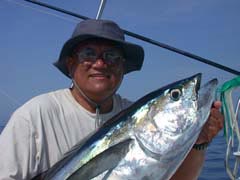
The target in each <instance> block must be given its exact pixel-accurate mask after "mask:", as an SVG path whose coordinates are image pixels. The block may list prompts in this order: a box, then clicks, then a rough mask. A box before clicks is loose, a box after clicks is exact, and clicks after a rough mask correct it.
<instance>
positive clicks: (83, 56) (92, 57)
mask: <svg viewBox="0 0 240 180" xmlns="http://www.w3.org/2000/svg"><path fill="white" fill-rule="evenodd" d="M78 59H79V61H80V62H83V61H92V62H94V61H96V59H97V54H96V52H95V50H94V49H92V48H84V49H82V50H81V51H80V52H78Z"/></svg>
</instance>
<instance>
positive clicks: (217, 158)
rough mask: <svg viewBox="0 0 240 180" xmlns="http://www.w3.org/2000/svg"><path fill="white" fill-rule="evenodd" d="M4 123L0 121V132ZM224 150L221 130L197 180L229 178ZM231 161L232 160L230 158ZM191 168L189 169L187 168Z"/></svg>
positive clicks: (224, 142)
mask: <svg viewBox="0 0 240 180" xmlns="http://www.w3.org/2000/svg"><path fill="white" fill-rule="evenodd" d="M4 125H5V123H3V122H0V133H1V131H2V129H3V127H4ZM225 152H226V141H225V138H224V136H223V132H222V131H221V132H220V133H219V135H218V136H217V137H216V138H215V139H214V140H213V141H212V143H211V144H210V145H209V147H208V150H207V154H206V161H205V164H204V167H203V170H202V172H201V175H200V177H199V180H227V179H230V178H229V177H228V175H227V173H226V170H225V167H224V158H225ZM231 163H233V160H231ZM189 170H191V169H189Z"/></svg>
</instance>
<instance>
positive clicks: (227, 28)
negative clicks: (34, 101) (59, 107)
mask: <svg viewBox="0 0 240 180" xmlns="http://www.w3.org/2000/svg"><path fill="white" fill-rule="evenodd" d="M41 2H45V3H48V4H51V5H53V6H57V7H60V8H63V9H66V10H68V11H72V12H75V13H79V14H82V15H85V16H88V17H91V18H95V17H96V14H97V10H98V6H99V3H100V1H97V0H78V1H73V0H57V1H53V0H41ZM239 9H240V1H239V0H229V1H226V0H202V1H199V0H181V1H179V0H171V1H163V0H158V1H153V0H142V1H139V0H131V1H129V0H121V1H116V0H108V1H107V4H106V7H105V9H104V13H103V16H102V18H104V19H111V20H114V21H116V22H117V23H118V24H119V25H120V26H121V27H122V28H123V29H126V30H129V31H133V32H135V33H138V34H141V35H144V36H147V37H149V38H152V39H155V40H157V41H160V42H162V43H166V44H169V45H171V46H174V47H177V48H179V49H183V50H185V51H188V52H191V53H194V54H196V55H199V56H202V57H204V58H208V59H211V60H213V61H215V62H217V63H220V64H224V65H226V66H229V67H231V68H233V69H236V70H238V71H240V60H239V56H240V45H239V42H240V36H239V32H240V23H239V17H240V11H239ZM79 21H81V20H80V19H77V18H74V17H71V16H68V15H64V14H61V13H58V12H55V11H53V10H49V9H46V8H43V7H40V6H37V5H33V4H30V3H28V2H25V1H23V0H1V1H0V22H1V30H0V32H1V33H0V54H1V60H0V74H1V76H0V82H1V85H0V99H1V101H0V118H1V119H0V122H3V121H6V120H7V119H8V117H9V116H10V114H11V113H12V112H13V111H14V110H15V109H16V108H17V107H18V106H19V105H21V104H23V103H24V102H26V101H27V100H29V99H30V98H31V97H33V96H36V95H38V94H41V93H45V92H48V91H52V90H55V89H59V88H65V87H69V85H70V80H69V79H67V78H66V77H64V75H62V74H61V73H60V72H59V71H58V70H57V69H56V68H55V67H54V66H53V65H52V63H53V62H54V61H55V60H56V59H57V58H58V56H59V52H60V50H61V48H62V45H63V43H64V42H65V41H66V40H67V39H68V38H69V37H70V36H71V33H72V31H73V29H74V27H75V25H76V24H77V23H78V22H79ZM127 40H128V41H131V42H134V43H138V44H140V45H142V46H143V47H144V49H145V62H144V66H143V69H142V71H140V72H134V73H130V74H128V75H127V76H126V77H125V79H124V81H123V84H122V86H121V88H120V89H119V93H120V94H122V95H123V96H125V97H127V98H129V99H131V100H136V99H138V98H140V97H141V96H143V95H145V94H146V93H148V92H150V91H152V90H155V89H157V88H159V87H161V86H163V85H166V84H168V83H170V82H173V81H176V80H179V79H181V78H185V77H187V76H191V75H193V74H195V73H198V72H201V73H203V82H205V81H207V80H210V79H212V78H218V79H219V81H220V84H221V83H223V82H224V81H227V80H230V79H232V78H234V77H235V76H234V75H233V74H230V73H228V72H225V71H223V70H219V69H217V68H215V67H211V66H209V65H206V64H202V63H200V62H197V61H195V60H192V59H190V58H187V57H184V56H182V55H179V54H176V53H173V52H170V51H168V50H164V49H161V48H159V47H156V46H154V45H151V44H148V43H146V42H143V41H140V40H137V39H134V38H132V37H128V36H127ZM238 94H239V93H238Z"/></svg>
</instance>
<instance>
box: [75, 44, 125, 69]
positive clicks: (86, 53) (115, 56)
mask: <svg viewBox="0 0 240 180" xmlns="http://www.w3.org/2000/svg"><path fill="white" fill-rule="evenodd" d="M76 54H77V56H78V61H79V63H84V62H86V63H91V64H92V63H95V62H96V61H97V59H98V58H102V60H104V63H106V64H107V65H110V66H113V65H118V64H119V63H121V62H124V57H123V55H122V53H121V51H119V50H118V49H109V50H106V51H104V52H102V53H101V55H99V54H97V52H96V51H95V49H93V48H84V49H82V50H81V51H79V52H77V53H76Z"/></svg>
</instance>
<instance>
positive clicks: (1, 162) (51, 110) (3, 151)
mask: <svg viewBox="0 0 240 180" xmlns="http://www.w3.org/2000/svg"><path fill="white" fill-rule="evenodd" d="M130 104H131V102H130V101H128V100H127V99H123V98H121V96H119V95H114V97H113V109H112V111H111V112H109V113H106V114H101V119H102V120H103V121H106V120H107V119H110V118H111V117H112V116H114V115H115V114H117V113H118V112H119V111H121V110H123V109H125V108H126V107H128V106H129V105H130ZM95 120H96V114H95V113H91V112H89V111H87V110H86V109H84V108H83V107H82V106H81V105H80V104H79V103H77V101H76V100H75V99H74V98H73V96H72V94H71V91H70V90H69V89H61V90H57V91H54V92H50V93H47V94H43V95H40V96H37V97H34V98H33V99H31V100H30V101H28V102H27V103H25V104H24V105H23V106H21V107H20V108H18V109H17V110H16V111H15V112H14V113H13V114H12V116H11V118H10V120H9V122H8V124H7V125H6V127H5V128H4V130H3V132H2V134H1V135H0V180H3V179H18V180H20V179H31V178H33V177H35V176H36V175H37V174H39V173H41V172H43V171H45V170H47V169H49V168H50V167H52V166H53V165H54V164H55V163H56V162H57V161H59V160H60V159H61V158H62V156H63V155H64V154H65V153H66V152H67V151H69V150H70V149H71V148H72V147H73V146H74V145H75V144H77V143H79V142H80V141H81V140H82V139H83V138H84V137H86V136H87V135H89V133H91V132H93V131H94V130H95Z"/></svg>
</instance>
